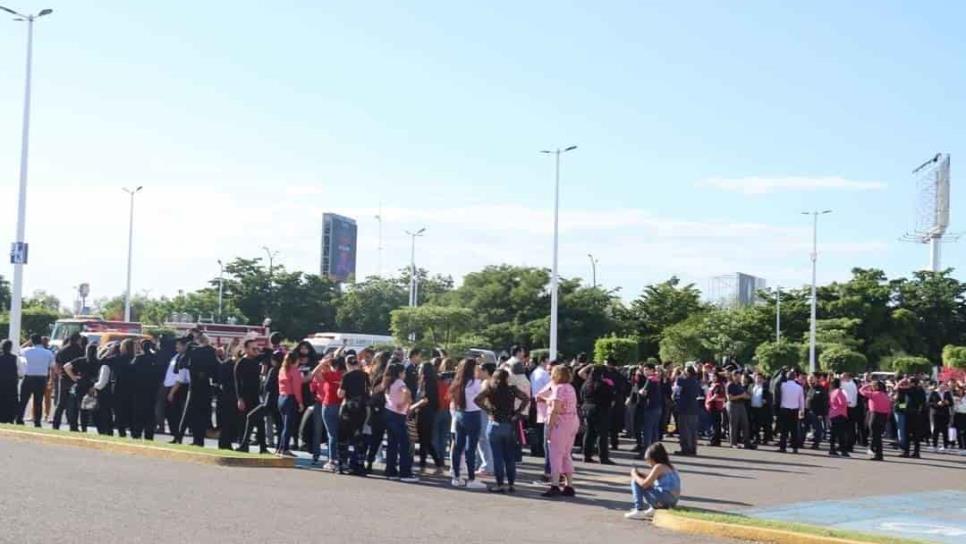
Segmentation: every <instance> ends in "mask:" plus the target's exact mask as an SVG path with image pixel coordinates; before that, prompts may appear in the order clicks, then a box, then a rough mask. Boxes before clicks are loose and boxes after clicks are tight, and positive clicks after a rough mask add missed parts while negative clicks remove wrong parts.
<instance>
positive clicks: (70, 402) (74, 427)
mask: <svg viewBox="0 0 966 544" xmlns="http://www.w3.org/2000/svg"><path fill="white" fill-rule="evenodd" d="M77 389H78V387H77V386H75V387H74V392H73V393H71V394H70V395H69V396H68V397H67V424H68V425H70V430H71V431H74V432H77V431H79V430H80V415H81V413H80V403H81V399H82V398H83V394H81V393H78V392H77ZM79 394H80V395H81V396H78V395H79ZM84 430H85V431H86V430H87V428H86V427H85V429H84Z"/></svg>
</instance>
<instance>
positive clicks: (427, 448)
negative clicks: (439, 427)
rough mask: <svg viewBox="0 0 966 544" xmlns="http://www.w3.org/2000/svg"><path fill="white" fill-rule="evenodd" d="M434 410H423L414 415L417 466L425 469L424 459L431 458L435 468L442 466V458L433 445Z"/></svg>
mask: <svg viewBox="0 0 966 544" xmlns="http://www.w3.org/2000/svg"><path fill="white" fill-rule="evenodd" d="M434 423H436V410H430V409H428V408H424V409H422V410H420V411H419V413H418V414H416V434H417V435H418V436H419V466H420V467H421V468H425V467H426V457H427V456H429V457H432V458H433V463H434V464H435V465H436V467H437V468H439V467H442V466H443V458H442V456H441V455H440V454H439V452H438V451H436V446H434V445H433V424H434Z"/></svg>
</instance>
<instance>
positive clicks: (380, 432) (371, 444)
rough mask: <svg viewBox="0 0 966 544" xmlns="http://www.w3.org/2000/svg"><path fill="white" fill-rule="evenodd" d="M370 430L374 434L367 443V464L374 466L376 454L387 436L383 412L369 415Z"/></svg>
mask: <svg viewBox="0 0 966 544" xmlns="http://www.w3.org/2000/svg"><path fill="white" fill-rule="evenodd" d="M369 428H370V429H371V430H372V434H370V435H369V438H368V441H367V443H366V446H367V447H366V463H368V464H370V465H371V464H372V463H374V462H375V461H376V453H378V452H379V447H380V446H382V439H383V437H384V436H385V435H386V423H385V418H384V417H383V415H382V412H381V411H380V412H378V413H376V412H371V413H370V414H369Z"/></svg>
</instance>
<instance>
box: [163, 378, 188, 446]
mask: <svg viewBox="0 0 966 544" xmlns="http://www.w3.org/2000/svg"><path fill="white" fill-rule="evenodd" d="M168 394H170V390H169V391H168ZM186 396H187V392H186V391H185V389H184V387H179V388H178V390H177V391H176V392H175V394H174V400H173V401H170V402H169V401H168V397H167V395H166V396H165V397H164V419H165V420H166V421H167V422H168V432H169V433H171V436H173V437H174V438H176V439H178V440H180V439H181V437H182V436H184V430H182V429H181V417H182V416H183V415H184V399H185V397H186Z"/></svg>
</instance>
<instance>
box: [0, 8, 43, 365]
mask: <svg viewBox="0 0 966 544" xmlns="http://www.w3.org/2000/svg"><path fill="white" fill-rule="evenodd" d="M0 10H2V11H5V12H7V13H9V14H11V15H13V16H15V19H14V20H15V21H25V22H26V23H27V69H26V81H25V83H24V97H23V132H22V135H21V142H20V145H21V147H20V194H19V198H18V199H17V240H16V242H14V244H13V249H12V251H11V252H10V260H11V263H12V264H13V292H12V293H11V297H10V330H9V333H10V336H9V337H10V339H11V340H13V345H14V346H15V347H14V349H15V350H17V351H18V352H19V350H20V323H21V321H20V319H21V315H20V312H21V309H22V307H23V265H24V264H26V262H27V243H26V242H25V241H24V231H25V230H26V213H27V157H28V155H29V150H30V82H31V76H32V63H33V52H34V20H35V19H39V18H41V17H43V16H45V15H50V14H51V13H53V10H51V9H43V10H40V12H38V13H37V14H36V15H24V14H22V13H19V12H17V11H14V10H12V9H10V8H5V7H3V6H0Z"/></svg>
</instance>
